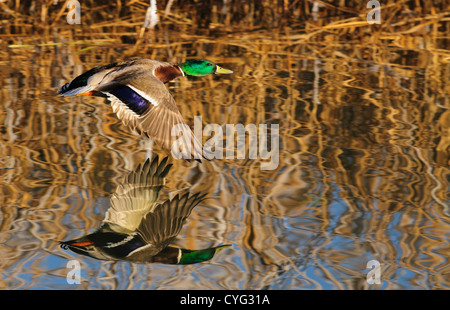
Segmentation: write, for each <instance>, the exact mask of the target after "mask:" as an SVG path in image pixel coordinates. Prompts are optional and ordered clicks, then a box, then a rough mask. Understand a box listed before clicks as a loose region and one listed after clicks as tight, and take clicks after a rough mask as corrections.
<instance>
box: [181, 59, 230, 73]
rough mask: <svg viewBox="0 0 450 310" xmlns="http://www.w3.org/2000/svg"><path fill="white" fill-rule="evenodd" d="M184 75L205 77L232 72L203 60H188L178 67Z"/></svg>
mask: <svg viewBox="0 0 450 310" xmlns="http://www.w3.org/2000/svg"><path fill="white" fill-rule="evenodd" d="M179 66H180V68H181V70H183V72H184V74H185V75H193V76H205V75H210V74H213V73H215V74H230V73H233V71H231V70H228V69H224V68H222V67H219V66H218V65H216V64H215V63H213V62H212V61H209V60H204V59H193V60H188V61H186V62H184V63H182V64H180V65H179Z"/></svg>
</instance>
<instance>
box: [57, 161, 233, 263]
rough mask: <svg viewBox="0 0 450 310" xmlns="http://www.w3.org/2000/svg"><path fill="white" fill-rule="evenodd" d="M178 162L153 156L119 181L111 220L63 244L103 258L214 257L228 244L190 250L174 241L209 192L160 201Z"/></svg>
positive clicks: (152, 260)
mask: <svg viewBox="0 0 450 310" xmlns="http://www.w3.org/2000/svg"><path fill="white" fill-rule="evenodd" d="M171 167H172V164H169V163H168V157H165V158H164V159H163V160H161V162H159V157H158V156H156V157H155V158H154V159H152V160H150V159H147V160H146V161H145V162H144V164H142V165H141V164H139V165H138V167H137V169H136V170H135V171H132V172H131V173H129V174H128V175H127V176H126V177H125V180H124V183H123V184H119V185H118V187H117V189H116V192H115V193H114V194H113V196H112V197H111V200H110V208H109V209H108V210H107V211H106V214H105V219H104V220H103V221H102V223H101V225H100V227H99V229H98V230H97V231H95V232H94V233H91V234H88V235H86V236H83V237H81V238H77V239H74V240H70V241H64V242H61V247H62V248H63V249H69V250H71V251H73V252H75V253H78V254H82V255H86V256H90V257H93V258H96V259H99V260H123V261H129V262H134V263H164V264H180V265H185V264H194V263H200V262H204V261H207V260H210V259H212V258H213V257H214V255H215V254H216V253H217V252H218V251H219V250H221V249H222V248H224V247H227V246H229V245H221V246H217V247H213V248H208V249H201V250H189V249H183V248H178V247H175V246H171V245H170V244H171V242H173V241H174V239H175V237H176V236H177V235H178V234H179V233H180V231H181V228H182V227H183V224H184V222H185V220H186V219H187V218H188V217H189V215H190V214H191V212H192V210H193V209H194V208H195V206H197V205H198V204H199V203H200V202H201V201H202V200H204V199H205V195H206V194H203V193H195V194H191V193H189V192H187V193H185V194H183V195H178V194H177V195H176V196H175V197H174V198H172V199H167V200H165V201H164V202H162V203H158V199H159V194H160V191H161V189H162V188H163V186H164V184H165V178H166V176H167V174H168V173H169V171H170V168H171Z"/></svg>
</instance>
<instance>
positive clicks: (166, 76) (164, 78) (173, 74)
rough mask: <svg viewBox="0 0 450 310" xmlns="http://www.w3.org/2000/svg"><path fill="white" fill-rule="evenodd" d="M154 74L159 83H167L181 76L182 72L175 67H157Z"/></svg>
mask: <svg viewBox="0 0 450 310" xmlns="http://www.w3.org/2000/svg"><path fill="white" fill-rule="evenodd" d="M154 74H155V77H156V78H157V79H159V80H160V81H161V82H163V83H167V82H169V81H172V80H173V79H175V78H177V77H179V76H183V71H181V69H180V67H178V66H177V65H169V66H159V67H157V68H156V69H155V71H154Z"/></svg>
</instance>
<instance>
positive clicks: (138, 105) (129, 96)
mask: <svg viewBox="0 0 450 310" xmlns="http://www.w3.org/2000/svg"><path fill="white" fill-rule="evenodd" d="M109 93H110V94H112V95H114V96H116V97H117V99H119V100H120V101H122V102H123V103H125V104H126V105H127V106H128V107H129V108H130V109H131V110H132V111H133V112H135V113H136V114H139V115H142V114H144V113H145V111H147V108H148V106H149V103H150V102H149V101H148V100H147V99H145V98H142V96H141V95H139V94H138V93H136V92H135V91H134V90H132V89H131V88H129V87H128V86H124V87H122V88H119V89H115V90H113V91H110V92H109Z"/></svg>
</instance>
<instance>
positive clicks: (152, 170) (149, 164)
mask: <svg viewBox="0 0 450 310" xmlns="http://www.w3.org/2000/svg"><path fill="white" fill-rule="evenodd" d="M158 160H159V158H158V156H156V157H155V158H154V159H153V160H151V161H150V160H149V159H147V160H146V161H145V162H144V164H143V165H142V166H141V165H139V166H138V167H137V169H136V170H135V171H133V172H131V173H130V174H128V175H127V176H126V178H125V180H124V183H123V184H120V185H119V186H118V187H117V189H116V192H115V193H114V194H113V195H112V197H111V201H110V208H109V209H108V211H107V212H106V214H105V219H104V222H109V223H113V224H116V225H119V226H121V227H123V228H126V229H129V230H131V231H134V230H136V228H137V227H138V225H139V223H140V222H141V220H142V217H143V216H144V215H145V214H146V213H148V212H152V211H153V210H154V208H155V206H156V205H155V203H156V201H157V200H158V198H159V192H160V191H161V189H162V187H163V185H164V183H165V177H166V175H167V173H169V170H170V167H171V166H172V164H167V160H168V158H167V157H165V158H164V159H163V160H162V161H161V162H160V163H158Z"/></svg>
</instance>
